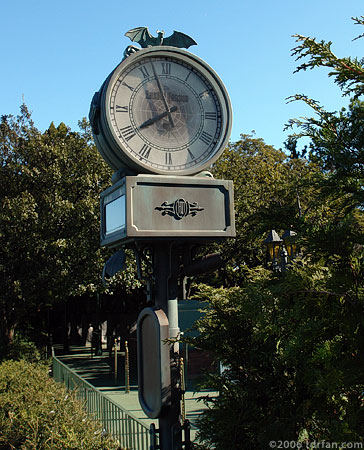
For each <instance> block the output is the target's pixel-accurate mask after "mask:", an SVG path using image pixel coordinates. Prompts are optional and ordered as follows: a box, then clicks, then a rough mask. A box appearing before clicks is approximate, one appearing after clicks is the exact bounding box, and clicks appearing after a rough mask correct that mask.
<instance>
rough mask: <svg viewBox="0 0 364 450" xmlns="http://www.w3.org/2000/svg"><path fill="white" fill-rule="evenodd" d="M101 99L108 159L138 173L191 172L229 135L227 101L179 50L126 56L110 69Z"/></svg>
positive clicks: (218, 85) (212, 77) (206, 70)
mask: <svg viewBox="0 0 364 450" xmlns="http://www.w3.org/2000/svg"><path fill="white" fill-rule="evenodd" d="M104 102H105V105H104V108H103V111H104V113H105V119H106V122H107V128H108V130H109V133H110V136H111V140H112V142H113V145H112V146H111V147H112V149H113V156H112V159H113V160H114V161H115V160H120V161H121V162H122V163H123V164H124V165H127V166H130V167H133V168H135V169H139V171H140V172H152V173H160V174H170V173H175V174H181V175H186V174H192V173H196V172H198V171H200V170H202V169H204V168H206V167H207V166H208V165H210V164H211V163H212V162H213V161H214V160H215V159H216V158H217V157H218V156H219V155H220V153H221V152H222V151H223V150H224V147H225V146H226V144H227V141H228V138H229V134H230V128H231V106H230V101H229V97H228V94H227V92H226V90H225V88H224V86H223V84H222V82H221V80H220V79H219V78H218V76H217V75H216V74H215V73H214V72H213V71H212V69H211V68H210V67H209V66H208V65H207V64H206V63H204V62H203V61H202V60H200V59H199V58H197V57H195V56H194V55H191V54H190V53H187V52H185V51H184V50H180V49H175V48H171V47H164V48H163V49H161V48H160V47H159V48H156V47H154V48H148V49H144V50H140V51H138V52H137V53H135V54H133V55H132V56H129V57H128V58H127V59H126V60H125V61H124V62H123V63H121V64H120V65H119V66H118V67H117V68H116V69H115V71H114V73H113V74H112V76H111V78H110V80H109V83H108V85H107V89H106V90H105V96H104Z"/></svg>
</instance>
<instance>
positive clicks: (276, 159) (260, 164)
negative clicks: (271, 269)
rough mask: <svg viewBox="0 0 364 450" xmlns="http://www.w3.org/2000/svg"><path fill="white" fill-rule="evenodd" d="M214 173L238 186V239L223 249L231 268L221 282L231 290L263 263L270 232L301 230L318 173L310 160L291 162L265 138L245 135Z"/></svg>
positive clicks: (215, 166)
mask: <svg viewBox="0 0 364 450" xmlns="http://www.w3.org/2000/svg"><path fill="white" fill-rule="evenodd" d="M213 174H214V176H215V178H221V179H229V180H233V182H234V201H235V221H236V224H235V225H236V232H237V237H236V239H234V240H231V241H229V242H228V243H224V244H222V246H220V247H219V249H220V251H221V252H222V253H223V254H224V255H225V256H226V258H227V259H228V263H227V265H226V267H225V268H222V269H221V271H220V275H222V277H220V278H219V279H218V280H217V283H220V282H221V281H222V282H223V283H224V285H225V286H231V285H235V284H239V283H240V282H241V281H242V280H244V277H245V276H244V270H245V268H246V267H254V266H257V265H260V264H263V263H264V261H265V249H264V245H262V241H263V240H264V238H265V236H266V234H267V232H268V231H269V230H270V229H271V228H277V229H283V230H285V229H291V228H292V229H294V230H296V231H300V229H301V227H302V224H301V222H302V217H303V216H305V215H306V214H309V211H310V209H311V208H312V206H313V198H314V195H315V177H317V176H319V173H318V171H317V168H316V166H315V165H314V164H312V163H309V162H308V161H306V160H305V159H302V158H292V159H289V158H287V155H286V154H285V153H284V152H283V151H281V150H276V149H274V148H273V147H272V146H270V145H268V144H266V143H265V142H264V141H263V140H262V139H259V138H255V137H254V136H252V135H241V139H240V140H239V141H238V142H235V143H230V144H229V146H228V147H227V149H226V150H225V152H224V153H223V155H222V157H221V158H220V159H219V160H218V161H217V162H216V163H215V164H214V167H213ZM210 281H211V280H210Z"/></svg>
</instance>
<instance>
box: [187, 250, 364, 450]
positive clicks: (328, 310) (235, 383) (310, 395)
mask: <svg viewBox="0 0 364 450" xmlns="http://www.w3.org/2000/svg"><path fill="white" fill-rule="evenodd" d="M363 256H364V255H363V253H362V252H361V254H360V255H358V256H357V259H356V264H358V262H359V260H361V261H362V258H363ZM357 267H358V266H357ZM357 275H358V274H357ZM249 277H250V281H249V282H247V283H246V284H245V286H243V287H235V288H230V289H226V288H224V289H223V288H221V289H214V288H211V287H208V286H206V285H202V286H200V295H199V297H200V298H202V299H203V300H205V301H209V302H210V309H209V310H208V312H207V313H206V315H205V316H204V317H203V318H202V319H201V320H200V321H199V322H198V324H197V328H198V330H199V331H200V333H201V334H200V336H199V337H198V338H196V339H195V341H194V345H197V346H198V347H200V348H204V349H206V350H209V351H210V352H213V353H215V354H216V355H218V357H219V359H220V361H221V362H222V363H223V364H224V365H225V366H226V369H225V371H224V372H223V374H222V376H217V375H210V376H209V377H208V379H207V382H206V384H205V385H204V387H208V388H210V389H214V390H218V392H219V395H218V396H217V397H216V398H215V399H214V400H213V402H212V403H210V408H209V409H208V410H207V411H206V412H205V413H204V414H203V415H202V418H201V432H200V437H201V438H202V439H203V440H204V442H205V444H207V446H208V448H210V446H211V448H216V449H217V450H220V449H221V450H222V449H224V450H230V449H231V450H233V449H234V450H238V449H249V450H250V449H251V450H258V449H262V448H269V445H268V444H269V441H271V440H274V441H281V440H287V441H295V442H297V441H301V442H304V441H306V442H313V441H330V442H343V441H354V442H357V441H361V440H362V439H363V425H364V409H363V401H364V397H363V392H364V382H363V378H362V373H363V370H364V362H363V358H362V356H361V355H362V354H363V351H364V348H363V342H364V340H363V338H364V327H363V324H364V322H363V294H362V289H363V281H362V279H360V281H359V278H358V276H357V277H356V283H358V282H359V285H358V284H356V283H351V284H350V285H349V284H348V285H347V286H346V289H344V288H343V287H342V286H340V285H339V283H338V280H337V279H336V278H335V272H334V271H333V270H330V269H329V268H328V267H327V265H324V264H322V263H314V262H313V261H311V260H310V259H309V258H306V259H305V260H301V261H300V263H297V264H295V265H294V266H293V267H291V269H290V270H289V271H288V272H287V275H286V276H285V277H283V278H279V279H277V278H276V277H275V275H274V274H272V273H271V272H270V271H267V270H266V269H262V268H256V269H251V270H249Z"/></svg>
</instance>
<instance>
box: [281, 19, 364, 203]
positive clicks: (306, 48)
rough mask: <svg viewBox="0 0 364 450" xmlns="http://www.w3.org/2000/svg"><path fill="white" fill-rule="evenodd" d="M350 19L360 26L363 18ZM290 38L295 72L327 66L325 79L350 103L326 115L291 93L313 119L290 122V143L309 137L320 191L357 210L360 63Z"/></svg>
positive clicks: (361, 173)
mask: <svg viewBox="0 0 364 450" xmlns="http://www.w3.org/2000/svg"><path fill="white" fill-rule="evenodd" d="M354 20H355V22H356V23H357V24H360V25H364V16H363V17H360V18H355V19H354ZM295 37H296V41H297V43H298V45H297V46H296V47H295V48H294V49H293V55H294V56H295V57H296V60H298V61H300V62H301V64H300V65H299V66H298V67H297V70H296V71H297V72H298V71H302V70H307V69H314V68H316V67H327V68H329V69H330V72H329V74H328V75H329V76H330V77H333V78H334V82H335V83H336V84H337V85H338V86H339V88H340V89H341V91H342V93H343V95H344V96H345V95H348V96H352V98H351V99H350V102H349V105H348V107H347V108H342V109H341V111H338V112H328V111H326V110H325V109H324V108H323V107H322V106H321V105H320V104H319V102H318V101H317V100H313V99H310V98H308V97H307V96H305V95H303V94H297V95H295V96H293V97H291V98H290V100H291V101H297V100H298V101H303V102H305V103H306V104H307V105H308V106H310V107H311V108H312V110H313V111H314V113H315V116H313V117H303V118H300V119H292V120H291V121H290V122H289V124H288V127H297V128H298V132H297V133H296V135H295V138H296V139H299V138H301V137H303V136H305V137H308V138H310V141H311V144H310V158H311V160H313V161H315V162H317V163H318V164H320V166H321V167H322V170H324V171H325V173H326V180H325V187H326V191H325V192H326V193H329V194H330V195H336V196H337V195H342V194H344V195H346V197H347V201H348V202H350V203H351V205H352V207H354V208H355V207H356V206H358V205H361V206H362V205H363V204H364V195H363V189H362V185H363V180H364V170H363V167H364V166H363V163H364V159H363V152H362V149H363V145H364V125H363V118H364V104H363V101H362V95H363V94H364V60H363V59H358V58H350V57H343V58H340V57H338V56H336V55H335V54H334V53H333V52H332V50H331V45H332V43H331V42H325V41H320V42H318V41H316V39H313V38H309V37H305V36H301V35H296V36H295ZM359 37H362V36H359ZM302 60H304V62H302Z"/></svg>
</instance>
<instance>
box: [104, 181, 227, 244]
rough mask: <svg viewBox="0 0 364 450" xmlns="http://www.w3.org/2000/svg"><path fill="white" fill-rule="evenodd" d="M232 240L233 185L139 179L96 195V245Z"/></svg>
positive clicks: (120, 183)
mask: <svg viewBox="0 0 364 450" xmlns="http://www.w3.org/2000/svg"><path fill="white" fill-rule="evenodd" d="M234 236H235V221H234V199H233V183H232V181H226V180H215V179H214V178H211V177H172V176H171V177H169V176H159V175H138V176H135V177H131V176H128V177H125V178H123V179H122V180H120V181H118V182H117V183H116V184H115V185H114V186H112V187H111V188H109V189H107V190H106V191H104V192H103V193H102V194H101V245H107V246H115V245H118V244H119V243H124V242H127V241H128V240H132V239H146V238H147V239H148V240H149V238H153V237H156V238H172V239H178V238H214V239H216V238H222V237H234Z"/></svg>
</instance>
